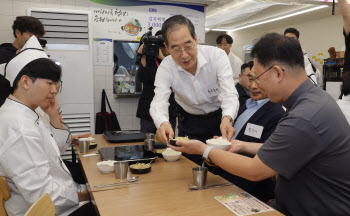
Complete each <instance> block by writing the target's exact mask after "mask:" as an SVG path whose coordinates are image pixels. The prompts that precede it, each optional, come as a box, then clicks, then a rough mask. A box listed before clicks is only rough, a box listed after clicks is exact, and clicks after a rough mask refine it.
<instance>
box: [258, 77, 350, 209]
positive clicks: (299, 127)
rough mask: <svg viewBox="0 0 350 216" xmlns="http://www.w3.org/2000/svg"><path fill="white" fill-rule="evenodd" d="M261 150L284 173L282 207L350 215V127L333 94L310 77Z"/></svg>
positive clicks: (279, 194) (280, 187) (278, 188)
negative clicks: (314, 82) (313, 81)
mask: <svg viewBox="0 0 350 216" xmlns="http://www.w3.org/2000/svg"><path fill="white" fill-rule="evenodd" d="M283 105H284V106H285V107H286V108H287V113H286V115H285V116H284V117H283V118H282V119H281V120H280V122H279V124H278V125H277V127H276V130H275V131H274V133H273V134H272V135H271V136H270V138H269V139H268V140H267V141H266V142H265V143H264V144H263V146H262V147H261V148H260V149H259V151H258V156H259V158H260V159H261V161H262V162H263V163H264V164H266V165H267V166H269V167H270V168H272V169H273V170H275V171H276V172H277V173H279V175H280V177H279V179H278V181H277V184H276V189H275V194H276V201H277V209H278V210H280V211H281V212H282V213H284V214H286V215H350V172H349V168H350V126H349V123H348V122H347V120H346V118H345V116H344V114H343V113H342V111H341V110H340V108H339V106H338V105H337V103H336V102H335V101H334V99H333V98H332V97H331V96H330V95H329V94H328V93H327V92H325V91H323V90H322V89H320V88H318V87H316V86H314V85H313V84H312V83H311V81H309V80H306V81H305V82H304V83H303V84H302V85H300V86H299V87H298V88H297V89H296V90H295V91H294V92H293V93H292V95H291V96H290V97H289V98H288V99H287V101H286V102H285V103H284V104H283Z"/></svg>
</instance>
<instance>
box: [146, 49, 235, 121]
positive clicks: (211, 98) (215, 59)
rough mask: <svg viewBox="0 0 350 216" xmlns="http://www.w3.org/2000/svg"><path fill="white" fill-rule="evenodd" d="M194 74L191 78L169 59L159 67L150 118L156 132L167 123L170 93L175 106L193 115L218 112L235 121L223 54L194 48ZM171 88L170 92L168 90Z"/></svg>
mask: <svg viewBox="0 0 350 216" xmlns="http://www.w3.org/2000/svg"><path fill="white" fill-rule="evenodd" d="M197 47H198V55H197V71H196V73H195V75H194V76H193V75H192V74H191V73H189V72H188V71H186V70H185V69H183V68H182V67H181V66H179V65H178V64H176V63H175V61H174V60H173V58H172V57H171V56H170V55H169V56H167V57H166V58H164V60H163V61H162V63H161V64H160V66H159V68H158V70H157V75H156V79H155V82H154V85H155V87H156V88H155V90H154V92H155V96H154V97H153V101H152V103H151V108H150V114H151V116H152V119H153V121H154V123H155V125H156V127H157V128H159V127H160V125H161V124H162V123H163V122H165V121H167V122H169V113H168V107H169V102H168V99H169V97H170V94H171V89H172V90H173V92H174V93H175V100H176V102H177V103H178V104H179V105H180V106H181V107H182V108H183V109H184V110H185V111H186V112H187V113H190V114H193V115H204V114H208V113H210V112H213V111H216V110H218V109H219V108H220V107H221V109H222V115H223V116H224V115H229V116H231V117H232V119H235V118H236V115H237V111H238V107H239V102H238V93H237V90H236V88H235V85H234V82H233V79H232V69H231V65H230V62H229V59H228V57H227V54H226V53H225V51H223V50H222V49H219V48H216V47H212V46H203V45H198V46H197ZM170 88H171V89H170Z"/></svg>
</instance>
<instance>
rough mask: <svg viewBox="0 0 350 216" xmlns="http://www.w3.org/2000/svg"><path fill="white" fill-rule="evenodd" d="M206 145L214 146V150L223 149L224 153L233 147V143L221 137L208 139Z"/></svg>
mask: <svg viewBox="0 0 350 216" xmlns="http://www.w3.org/2000/svg"><path fill="white" fill-rule="evenodd" d="M218 142H220V143H218ZM206 143H207V144H208V146H213V147H214V148H217V149H222V150H224V151H226V150H227V149H229V148H230V146H231V145H232V143H231V142H229V141H228V140H224V139H222V137H219V138H217V139H208V140H207V141H206Z"/></svg>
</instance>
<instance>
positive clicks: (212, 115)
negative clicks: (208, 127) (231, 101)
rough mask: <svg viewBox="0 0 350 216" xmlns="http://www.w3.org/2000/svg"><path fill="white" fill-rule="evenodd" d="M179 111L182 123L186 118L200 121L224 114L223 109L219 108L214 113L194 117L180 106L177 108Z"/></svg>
mask: <svg viewBox="0 0 350 216" xmlns="http://www.w3.org/2000/svg"><path fill="white" fill-rule="evenodd" d="M177 111H178V115H179V118H180V120H181V121H183V120H184V119H186V118H199V119H208V118H214V117H217V116H218V115H221V114H222V110H221V108H219V109H218V110H215V111H213V112H210V113H207V114H204V115H193V114H190V113H188V112H186V111H185V110H184V109H183V108H182V107H181V106H180V105H178V106H177Z"/></svg>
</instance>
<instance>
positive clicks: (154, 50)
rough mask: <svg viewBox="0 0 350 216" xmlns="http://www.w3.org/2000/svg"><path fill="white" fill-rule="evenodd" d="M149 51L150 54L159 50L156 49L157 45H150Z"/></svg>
mask: <svg viewBox="0 0 350 216" xmlns="http://www.w3.org/2000/svg"><path fill="white" fill-rule="evenodd" d="M148 51H149V53H150V54H154V53H156V52H157V50H156V47H155V46H150V47H149V49H148Z"/></svg>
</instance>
